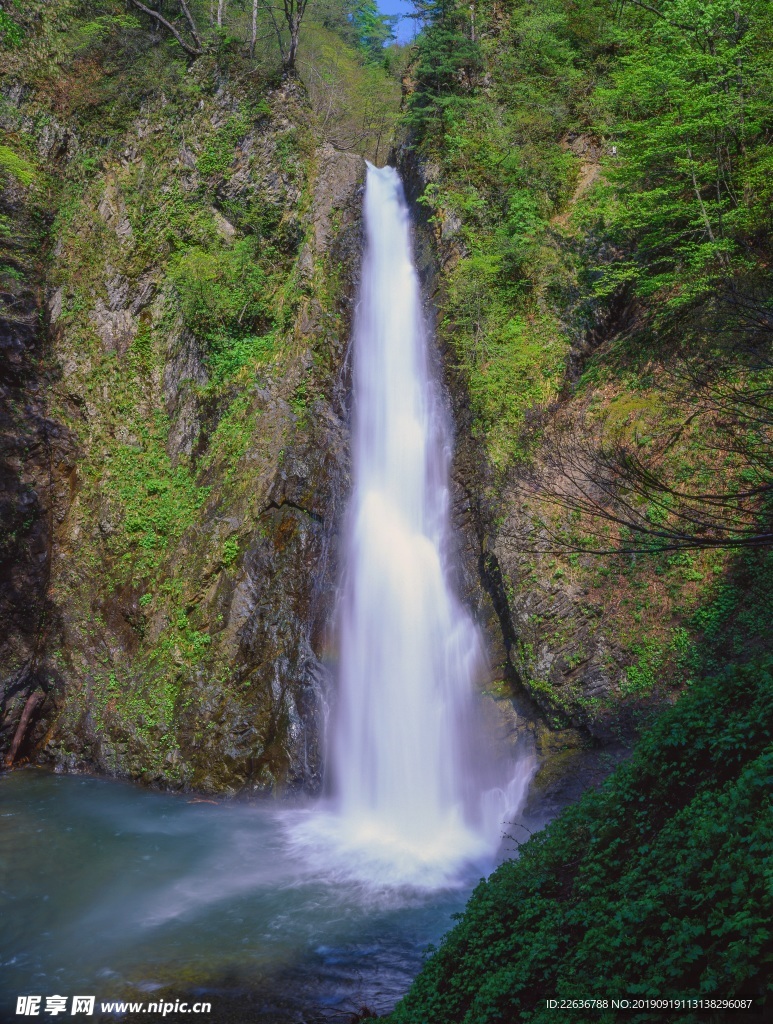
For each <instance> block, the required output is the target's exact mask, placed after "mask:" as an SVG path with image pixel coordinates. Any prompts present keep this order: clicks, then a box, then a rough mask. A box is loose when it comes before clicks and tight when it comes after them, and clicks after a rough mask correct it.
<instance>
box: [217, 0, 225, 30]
mask: <svg viewBox="0 0 773 1024" xmlns="http://www.w3.org/2000/svg"><path fill="white" fill-rule="evenodd" d="M224 8H225V0H217V27H218V28H222V27H223V10H224Z"/></svg>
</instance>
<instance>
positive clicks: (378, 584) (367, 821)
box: [298, 165, 532, 888]
mask: <svg viewBox="0 0 773 1024" xmlns="http://www.w3.org/2000/svg"><path fill="white" fill-rule="evenodd" d="M365 228H366V250H365V255H364V261H363V269H362V280H361V285H360V294H359V302H358V305H357V312H356V318H355V326H354V349H353V361H354V423H353V484H354V486H353V495H352V499H351V505H350V509H349V515H348V519H347V523H346V568H345V574H344V580H343V594H342V607H341V648H340V679H339V691H338V697H337V708H336V713H335V718H334V722H333V724H332V736H331V751H330V755H331V756H330V760H331V771H332V777H333V778H332V782H333V792H334V797H333V800H332V802H331V805H330V806H329V807H328V808H327V810H326V811H324V812H320V813H318V814H317V815H315V816H314V817H312V819H311V820H310V821H309V822H308V823H307V827H306V828H304V829H303V831H304V832H306V833H307V834H306V836H305V840H304V841H309V842H313V841H314V839H315V838H316V839H317V840H322V855H323V856H324V855H326V854H325V851H328V852H329V851H330V849H331V847H332V849H333V851H334V852H335V853H336V855H337V856H338V857H339V858H340V861H341V864H342V865H343V864H345V865H347V870H349V871H350V872H351V873H352V874H353V875H355V876H356V877H359V878H361V879H363V880H366V881H372V882H377V883H387V884H389V883H408V884H412V885H418V886H422V887H424V886H426V887H433V888H434V887H437V886H440V885H446V884H449V883H451V882H452V881H453V879H454V877H455V876H456V875H457V874H458V872H459V870H460V869H461V868H462V867H463V865H465V864H467V865H469V864H470V862H475V861H477V860H479V859H480V858H482V857H486V856H487V855H489V856H490V855H491V854H492V853H493V852H494V851H495V850H496V848H497V846H498V844H499V838H500V835H501V831H502V822H503V819H504V817H505V816H506V815H508V814H509V815H512V814H514V813H516V812H517V810H518V809H519V808H520V805H521V804H522V803H523V800H524V797H525V793H526V789H527V786H528V782H529V779H530V777H531V773H532V766H531V762H530V761H529V762H527V761H521V762H513V761H512V760H511V761H510V762H509V763H505V764H502V763H500V764H498V765H497V764H496V763H494V761H493V759H492V758H491V757H490V756H487V752H486V750H485V749H484V744H482V743H480V742H479V739H480V736H479V729H478V727H477V707H476V702H475V695H474V692H473V687H474V682H475V678H476V676H478V675H479V674H480V669H481V661H482V651H481V643H480V639H479V636H478V632H477V630H476V628H475V626H474V624H473V622H472V620H471V619H470V617H469V615H468V614H467V612H466V611H465V609H464V608H463V607H462V606H461V604H460V603H459V601H458V600H457V598H456V597H455V595H454V593H453V590H452V587H451V585H450V582H449V566H448V561H449V558H448V550H449V538H450V509H449V495H450V489H449V469H450V459H451V432H450V424H449V421H448V415H447V413H446V412H445V410H444V408H443V403H442V401H441V398H440V393H439V389H438V386H437V384H436V383H435V382H434V381H433V379H432V374H431V368H430V364H429V357H428V338H427V330H426V326H425V323H424V317H423V312H422V303H421V291H420V286H419V281H418V276H417V273H416V269H415V267H414V263H413V255H412V246H411V224H410V218H409V213H408V208H407V205H406V202H405V197H404V194H403V188H402V183H401V181H400V177H399V175H398V173H397V171H395V170H394V169H393V168H390V167H384V168H380V169H379V168H375V167H373V166H371V165H369V166H368V177H367V186H366V192H365ZM298 838H299V839H300V838H301V837H300V836H299V837H298Z"/></svg>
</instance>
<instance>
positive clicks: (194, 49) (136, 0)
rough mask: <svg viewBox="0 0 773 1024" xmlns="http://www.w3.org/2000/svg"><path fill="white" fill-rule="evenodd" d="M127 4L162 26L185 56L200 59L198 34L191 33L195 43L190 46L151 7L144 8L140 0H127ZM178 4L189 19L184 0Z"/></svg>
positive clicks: (170, 24)
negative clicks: (130, 4)
mask: <svg viewBox="0 0 773 1024" xmlns="http://www.w3.org/2000/svg"><path fill="white" fill-rule="evenodd" d="M129 2H130V3H132V4H134V6H135V7H136V8H137V10H139V11H142V13H143V14H147V15H148V16H149V17H151V18H155V20H156V21H157V22H158V23H159V25H163V27H164V28H165V29H166V30H167V31H168V32H171V33H172V35H173V36H174V37H175V39H176V40H177V42H178V43H179V44H180V46H181V47H182V48H183V50H185V52H186V53H187V54H190V56H191V57H200V56H201V54H202V48H201V41H200V39H199V37H198V33H195V34H194V33H193V32H192V33H191V34H192V35H193V37H194V39H195V41H196V43H197V45H196V46H191V44H190V43H188V42H186V40H185V39H183V37H182V36H181V35H180V33H179V32H178V31H177V29H176V28H175V27H174V25H173V24H172V23H171V22H170V21H167V20H166V18H165V17H163V15H161V14H159V12H158V11H155V10H153V8H152V7H146V6H145V4H143V3H141V0H129ZM180 2H181V4H182V6H183V10H184V11H185V12H186V13H187V14H188V17H190V12H188V10H187V6H186V5H185V2H184V0H180Z"/></svg>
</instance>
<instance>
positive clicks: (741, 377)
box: [531, 296, 773, 554]
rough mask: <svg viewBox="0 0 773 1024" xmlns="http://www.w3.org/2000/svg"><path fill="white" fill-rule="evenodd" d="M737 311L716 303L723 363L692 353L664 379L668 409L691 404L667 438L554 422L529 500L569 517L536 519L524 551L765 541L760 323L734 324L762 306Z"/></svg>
mask: <svg viewBox="0 0 773 1024" xmlns="http://www.w3.org/2000/svg"><path fill="white" fill-rule="evenodd" d="M737 304H739V303H738V300H737V299H736V298H735V297H732V296H731V298H730V300H729V302H728V303H724V302H722V301H721V299H720V301H719V302H718V304H717V305H718V309H719V313H720V315H725V316H728V315H730V316H733V317H734V324H733V327H734V330H733V332H732V333H733V335H734V337H733V338H732V339H731V341H732V342H734V345H729V346H726V348H725V354H724V355H713V356H712V355H711V354H697V355H695V354H693V355H691V356H688V357H685V358H682V359H681V360H678V361H675V362H673V363H672V364H671V366H670V367H669V369H668V370H667V371H666V378H665V380H664V382H662V383H663V386H664V389H665V394H666V396H667V397H668V399H669V400H670V401H672V402H673V405H674V407H675V408H681V407H684V406H686V405H687V404H688V400H689V406H690V408H691V412H690V414H689V416H688V417H687V419H686V421H685V422H684V423H683V424H682V425H680V426H679V427H678V428H677V429H676V430H669V431H667V432H664V433H662V434H661V436H660V437H656V438H651V439H648V441H647V444H646V446H643V442H642V439H641V438H639V437H637V436H636V434H635V433H634V434H633V435H632V433H631V431H630V430H628V431H626V430H623V429H621V428H615V429H612V428H610V427H609V425H608V423H607V422H606V421H604V420H603V419H602V420H596V421H590V420H588V419H584V420H582V421H580V422H578V421H577V419H576V418H574V419H569V418H567V417H564V416H563V414H562V412H561V411H560V410H559V411H558V412H557V413H556V414H554V416H553V418H552V422H551V423H550V424H548V425H547V426H546V428H545V432H544V435H543V437H542V439H541V442H540V450H541V453H542V466H541V469H540V470H539V471H537V472H536V473H535V475H534V476H532V478H531V486H532V487H533V489H534V490H535V491H536V494H537V496H538V500H539V499H541V500H542V502H544V503H546V504H547V505H548V506H553V507H555V508H558V509H559V510H560V511H563V512H568V513H569V521H570V524H571V525H567V523H566V522H564V523H563V524H562V525H561V526H558V527H556V526H555V525H551V524H549V523H548V522H546V521H545V519H544V518H543V519H542V521H541V522H540V523H539V532H540V534H541V537H542V540H541V541H540V543H539V544H537V545H534V547H535V549H538V550H542V551H543V552H544V551H547V550H551V551H554V550H556V549H562V550H565V551H566V550H574V551H585V552H589V553H595V554H620V553H637V552H652V551H673V550H682V549H699V548H734V549H737V548H749V547H751V548H759V547H769V546H771V545H773V352H772V351H771V345H770V339H769V337H766V336H765V333H768V334H769V333H770V332H771V323H770V322H768V323H767V326H765V324H764V321H763V331H762V333H760V331H759V328H758V329H757V330H754V331H753V332H751V333H750V337H748V338H747V339H744V338H738V333H739V330H740V331H743V330H744V326H743V325H744V323H745V319H744V318H746V317H749V316H750V315H751V316H753V317H754V318H755V323H756V324H758V323H759V322H760V318H761V317H762V316H763V314H764V313H767V314H768V315H770V314H771V313H773V310H771V308H770V306H767V307H764V306H762V305H761V304H759V303H756V302H754V301H753V300H752V299H748V300H747V301H746V302H743V303H740V305H741V309H740V312H739V311H738V310H737V309H736V305H737ZM727 305H729V306H730V309H729V310H728V309H727V308H723V307H726V306H727ZM750 311H751V313H750ZM693 315H695V314H694V311H693ZM736 317H738V319H735V318H736ZM739 324H740V328H739V326H738V325H739ZM728 350H729V352H728ZM688 435H689V436H688ZM683 439H685V440H687V442H688V443H687V445H686V449H687V451H688V452H691V453H692V454H691V456H690V457H689V460H688V462H687V463H685V453H684V451H682V453H681V455H680V456H679V458H678V459H674V458H672V454H673V453H674V452H675V450H676V446H677V445H678V444H679V443H680V441H682V440H683ZM683 448H684V446H683ZM642 452H644V453H645V454H641V453H642ZM690 463H691V464H692V466H691V465H690ZM696 468H697V470H698V472H697V473H696V472H694V469H696ZM690 480H691V481H692V482H688V481H690Z"/></svg>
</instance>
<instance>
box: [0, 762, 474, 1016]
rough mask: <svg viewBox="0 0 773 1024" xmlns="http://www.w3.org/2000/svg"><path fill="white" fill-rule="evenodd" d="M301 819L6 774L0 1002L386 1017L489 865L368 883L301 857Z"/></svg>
mask: <svg viewBox="0 0 773 1024" xmlns="http://www.w3.org/2000/svg"><path fill="white" fill-rule="evenodd" d="M307 813H308V811H305V810H304V809H303V808H299V807H286V806H285V807H283V806H281V805H278V804H276V803H264V804H254V803H253V804H247V803H239V802H237V801H230V802H214V803H210V802H201V799H200V798H196V797H191V796H178V795H169V794H164V793H156V792H152V791H148V790H145V789H141V788H139V787H135V786H132V785H129V784H124V783H120V782H115V781H112V780H105V779H97V778H91V777H84V776H58V775H52V774H49V773H47V772H43V771H40V770H36V769H27V770H24V771H17V772H14V773H12V774H10V775H6V776H4V777H2V778H0V908H1V909H2V922H3V923H2V929H0V988H1V990H2V999H1V1000H0V1012H1V1013H3V1014H5V1016H6V1018H7V1017H9V1016H11V1017H12V1018H13V1019H16V1020H17V1021H18V1020H21V1019H23V1018H20V1017H14V1016H13V1014H14V1009H15V999H16V996H17V995H20V994H38V995H42V996H46V995H52V994H60V995H68V996H72V995H74V994H93V995H95V996H96V997H97V999H112V998H131V999H136V1000H149V999H152V998H153V994H154V993H170V992H171V993H172V994H174V995H176V996H186V995H188V994H190V993H196V995H197V996H198V997H200V998H209V999H211V1001H212V1003H213V1013H212V1016H211V1017H207V1018H206V1019H208V1020H212V1021H215V1022H218V1021H220V1020H223V1021H225V1020H228V1021H231V1020H234V1021H236V1020H240V1021H241V1020H244V1021H247V1020H249V1021H259V1022H269V1021H271V1022H277V1024H281V1022H291V1021H310V1020H325V1019H330V1020H335V1019H337V1020H339V1021H340V1020H343V1019H345V1018H343V1017H342V1016H341V1014H342V1013H343V1011H354V1010H357V1009H358V1008H359V1007H361V1006H362V1005H367V1006H368V1007H369V1008H370V1009H371V1010H374V1011H376V1012H379V1013H383V1012H386V1011H387V1010H389V1009H390V1008H391V1007H392V1006H393V1005H394V1003H395V1002H396V1001H397V999H398V998H399V997H400V995H402V994H403V993H404V992H405V991H406V989H407V988H408V987H409V985H410V982H411V979H412V978H413V977H414V976H415V975H416V973H417V972H418V970H419V969H420V967H421V964H422V959H423V953H424V950H425V948H426V947H427V945H428V944H430V943H436V942H437V941H438V940H439V938H440V937H441V936H442V934H443V933H444V932H445V931H446V930H447V929H448V928H449V926H450V925H451V924H452V914H454V913H455V912H458V911H459V910H461V909H462V907H463V904H464V901H465V899H466V897H467V895H468V893H469V891H470V888H471V887H472V885H473V884H474V883H475V882H476V881H477V880H478V878H479V877H480V875H481V874H482V871H481V870H480V866H479V868H478V870H477V871H474V872H473V875H472V876H470V877H468V878H467V879H465V880H464V881H463V882H462V883H461V885H460V886H459V887H458V888H455V889H445V890H442V891H439V892H434V893H427V892H423V893H422V892H419V891H416V890H410V889H406V888H403V889H395V888H383V889H380V888H378V887H374V886H367V887H366V886H362V885H357V884H354V883H352V881H351V880H348V879H346V878H343V877H338V876H336V874H335V871H334V870H329V871H323V870H321V869H320V868H319V867H317V868H312V867H310V866H309V865H308V863H307V862H305V861H304V860H302V859H300V857H299V856H298V855H297V854H295V853H293V851H292V847H291V842H290V840H289V837H288V833H289V832H290V831H291V830H292V828H293V827H294V826H295V825H297V822H298V820H299V818H302V817H303V815H304V814H307ZM239 1006H242V1007H244V1006H249V1014H248V1016H245V1015H244V1014H245V1012H246V1011H244V1010H242V1011H239V1009H238V1007H239ZM234 1007H236V1009H234ZM219 1008H220V1015H219ZM336 1014H338V1016H335V1015H336ZM326 1015H328V1016H326ZM24 1019H26V1018H24ZM40 1019H43V1020H51V1019H65V1018H62V1017H57V1018H50V1017H46V1016H44V1015H42V1014H41V1017H40ZM66 1019H70V1018H69V1017H67V1018H66ZM78 1019H80V1018H78ZM83 1019H84V1020H85V1019H87V1018H83ZM144 1019H153V1018H150V1017H147V1016H146V1017H145V1018H144ZM159 1019H160V1018H159ZM191 1019H192V1018H191ZM197 1019H200V1020H201V1019H202V1018H197Z"/></svg>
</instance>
